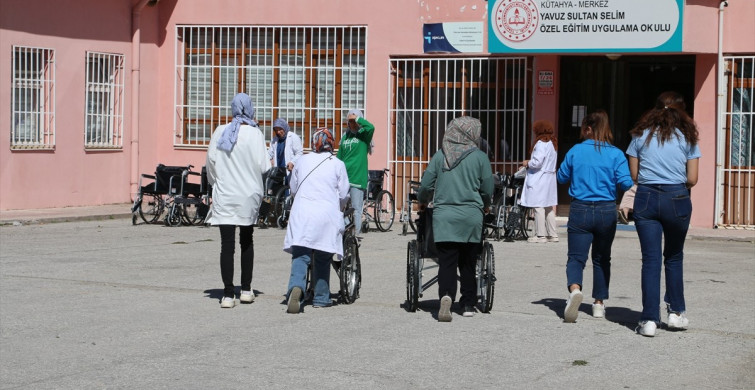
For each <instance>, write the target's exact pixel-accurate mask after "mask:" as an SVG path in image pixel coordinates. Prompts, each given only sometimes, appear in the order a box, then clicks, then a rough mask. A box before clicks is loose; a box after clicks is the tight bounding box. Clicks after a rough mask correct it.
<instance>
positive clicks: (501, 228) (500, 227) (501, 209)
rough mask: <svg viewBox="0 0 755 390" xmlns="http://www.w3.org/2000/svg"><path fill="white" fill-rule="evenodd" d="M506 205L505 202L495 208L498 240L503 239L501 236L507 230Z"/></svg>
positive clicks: (496, 237) (496, 236)
mask: <svg viewBox="0 0 755 390" xmlns="http://www.w3.org/2000/svg"><path fill="white" fill-rule="evenodd" d="M505 216H506V206H504V205H503V204H500V203H499V204H498V205H496V208H495V226H496V227H495V239H496V241H501V238H503V233H504V232H505V231H506V229H505V226H506V220H505V218H504V217H505Z"/></svg>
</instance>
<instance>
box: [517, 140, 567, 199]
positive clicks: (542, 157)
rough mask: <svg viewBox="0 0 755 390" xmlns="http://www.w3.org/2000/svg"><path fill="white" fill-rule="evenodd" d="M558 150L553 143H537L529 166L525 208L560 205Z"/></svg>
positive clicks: (524, 194) (526, 179) (524, 190)
mask: <svg viewBox="0 0 755 390" xmlns="http://www.w3.org/2000/svg"><path fill="white" fill-rule="evenodd" d="M557 157H558V155H557V154H556V149H555V148H554V147H553V142H551V141H548V142H543V141H537V143H536V144H535V149H534V150H533V151H532V157H531V158H530V161H529V163H528V164H527V166H528V168H527V177H526V178H525V179H524V188H523V189H522V198H521V199H520V201H519V203H520V204H521V205H522V206H525V207H550V206H555V205H557V204H558V191H557V189H556V158H557Z"/></svg>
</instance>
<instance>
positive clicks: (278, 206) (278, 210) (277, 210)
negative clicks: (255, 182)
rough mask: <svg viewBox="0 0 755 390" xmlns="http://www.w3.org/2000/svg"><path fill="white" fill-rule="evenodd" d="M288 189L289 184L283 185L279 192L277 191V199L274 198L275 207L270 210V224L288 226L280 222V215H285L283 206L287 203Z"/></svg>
mask: <svg viewBox="0 0 755 390" xmlns="http://www.w3.org/2000/svg"><path fill="white" fill-rule="evenodd" d="M286 191H288V186H285V185H284V186H283V187H281V188H280V189H279V190H278V192H276V193H275V199H273V209H272V210H271V211H270V213H269V214H268V215H267V216H268V219H267V221H268V225H269V226H272V225H273V224H275V225H277V226H278V227H280V228H285V227H286V226H285V225H283V226H281V225H280V224H279V223H278V220H279V217H280V216H282V215H283V208H284V207H285V204H286Z"/></svg>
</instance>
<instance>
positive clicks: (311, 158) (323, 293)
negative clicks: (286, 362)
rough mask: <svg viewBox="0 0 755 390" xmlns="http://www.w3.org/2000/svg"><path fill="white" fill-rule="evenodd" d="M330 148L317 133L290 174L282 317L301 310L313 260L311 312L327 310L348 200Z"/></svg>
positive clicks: (328, 138)
mask: <svg viewBox="0 0 755 390" xmlns="http://www.w3.org/2000/svg"><path fill="white" fill-rule="evenodd" d="M333 143H334V140H333V134H332V133H331V132H330V130H328V129H327V128H320V129H317V132H315V134H314V135H312V153H309V154H305V155H304V156H302V157H301V158H300V159H299V160H298V161H297V163H296V165H294V170H293V171H292V172H291V182H290V185H291V194H292V195H293V196H294V203H293V205H292V206H291V216H290V218H289V222H288V227H287V229H286V238H285V240H284V242H283V250H284V251H286V252H288V253H290V254H291V257H292V260H291V275H290V277H289V280H288V289H287V295H288V298H287V300H288V308H287V311H288V312H289V313H292V314H296V313H298V312H299V310H300V308H301V302H302V299H303V298H304V289H305V288H306V281H307V268H308V267H309V264H310V263H311V262H312V261H313V258H314V264H313V267H312V284H313V286H314V298H313V299H312V306H314V307H327V306H330V305H331V300H330V261H331V259H332V258H333V254H337V255H338V256H343V242H342V237H343V231H344V219H343V212H342V211H341V210H342V208H343V206H344V205H345V204H346V200H347V199H348V197H349V177H348V174H347V173H346V166H345V165H344V163H343V161H341V160H339V159H338V158H336V157H335V156H334V155H333Z"/></svg>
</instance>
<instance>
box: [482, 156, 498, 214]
mask: <svg viewBox="0 0 755 390" xmlns="http://www.w3.org/2000/svg"><path fill="white" fill-rule="evenodd" d="M493 191H495V184H494V183H493V171H492V170H491V169H490V162H489V161H483V163H482V182H481V183H480V196H482V208H483V209H484V210H488V208H489V207H490V202H491V200H492V198H493Z"/></svg>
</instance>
